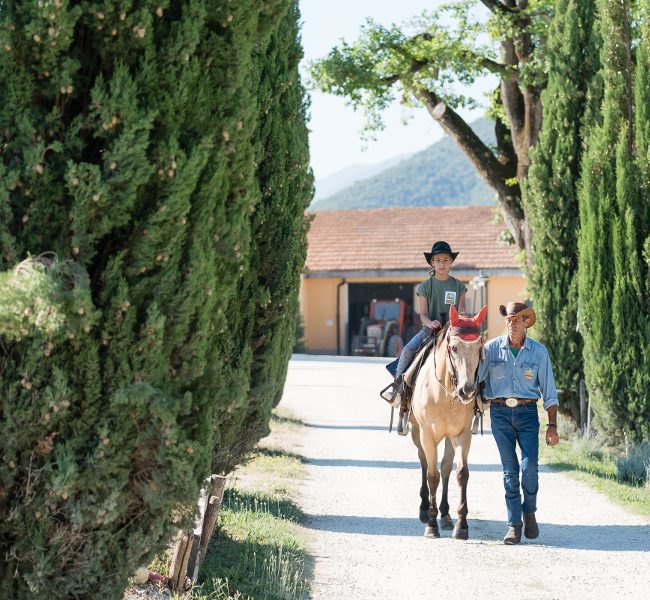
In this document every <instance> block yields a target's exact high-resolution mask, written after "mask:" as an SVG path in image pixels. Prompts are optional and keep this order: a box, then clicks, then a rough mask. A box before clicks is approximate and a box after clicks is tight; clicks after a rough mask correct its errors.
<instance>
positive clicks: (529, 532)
mask: <svg viewBox="0 0 650 600" xmlns="http://www.w3.org/2000/svg"><path fill="white" fill-rule="evenodd" d="M523 517H524V535H525V536H526V537H527V538H528V539H529V540H534V539H535V538H536V537H538V536H539V527H538V526H537V519H535V513H524V515H523Z"/></svg>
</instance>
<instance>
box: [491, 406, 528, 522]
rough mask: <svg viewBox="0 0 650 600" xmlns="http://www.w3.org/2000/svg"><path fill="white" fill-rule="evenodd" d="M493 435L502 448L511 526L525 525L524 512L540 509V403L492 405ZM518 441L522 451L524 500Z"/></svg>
mask: <svg viewBox="0 0 650 600" xmlns="http://www.w3.org/2000/svg"><path fill="white" fill-rule="evenodd" d="M490 420H491V424H492V434H493V435H494V439H495V441H496V443H497V448H499V454H500V455H501V464H502V465H503V486H504V487H505V489H506V507H507V508H508V525H521V524H522V522H521V513H522V511H523V512H525V513H534V512H535V511H536V510H537V490H538V489H539V483H538V475H537V457H538V453H539V438H538V434H539V416H538V414H537V404H535V403H533V404H522V405H520V406H516V407H515V408H509V407H508V406H506V405H505V404H501V403H496V402H493V403H492V404H490ZM517 443H519V448H520V450H521V490H523V493H524V501H523V503H522V501H521V493H520V485H519V460H518V458H517V448H516V446H517Z"/></svg>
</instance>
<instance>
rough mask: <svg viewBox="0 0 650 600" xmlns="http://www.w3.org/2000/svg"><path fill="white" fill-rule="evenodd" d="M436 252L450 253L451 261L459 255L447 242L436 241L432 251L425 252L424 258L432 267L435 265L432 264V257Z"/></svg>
mask: <svg viewBox="0 0 650 600" xmlns="http://www.w3.org/2000/svg"><path fill="white" fill-rule="evenodd" d="M434 254H449V256H451V262H454V261H455V260H456V257H457V256H458V252H452V251H451V246H450V245H449V244H448V243H447V242H436V243H435V244H434V245H433V246H431V252H425V253H424V258H426V259H427V262H428V263H429V264H430V265H431V266H432V267H433V265H432V264H431V257H432V256H433V255H434Z"/></svg>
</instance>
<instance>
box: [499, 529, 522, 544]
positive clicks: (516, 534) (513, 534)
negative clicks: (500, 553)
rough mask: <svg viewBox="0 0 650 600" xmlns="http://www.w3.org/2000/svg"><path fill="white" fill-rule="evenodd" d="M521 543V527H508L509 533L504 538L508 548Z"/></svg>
mask: <svg viewBox="0 0 650 600" xmlns="http://www.w3.org/2000/svg"><path fill="white" fill-rule="evenodd" d="M519 542H521V525H510V526H509V527H508V533H506V536H505V537H504V538H503V543H504V544H507V545H508V546H513V545H514V544H518V543H519Z"/></svg>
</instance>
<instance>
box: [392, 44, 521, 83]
mask: <svg viewBox="0 0 650 600" xmlns="http://www.w3.org/2000/svg"><path fill="white" fill-rule="evenodd" d="M464 55H465V58H467V59H469V60H475V61H476V62H477V63H478V64H479V65H480V66H481V67H483V68H484V69H485V70H486V71H490V72H491V73H494V74H496V75H499V77H500V78H501V79H502V80H504V81H519V74H518V73H517V68H516V67H514V66H511V65H504V64H503V63H500V62H497V61H496V60H492V59H491V58H487V57H485V56H478V55H477V54H474V53H473V52H471V51H470V50H467V51H465V53H464ZM432 66H438V65H436V63H435V61H433V60H421V59H413V60H412V61H411V66H410V67H409V70H408V72H407V74H408V75H413V74H415V73H417V72H418V71H421V70H422V69H425V68H427V67H432ZM404 75H405V74H401V75H391V76H390V77H385V78H384V79H382V83H384V84H385V85H387V86H391V85H393V84H394V83H397V82H398V81H399V80H400V79H402V78H403V77H404Z"/></svg>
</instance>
